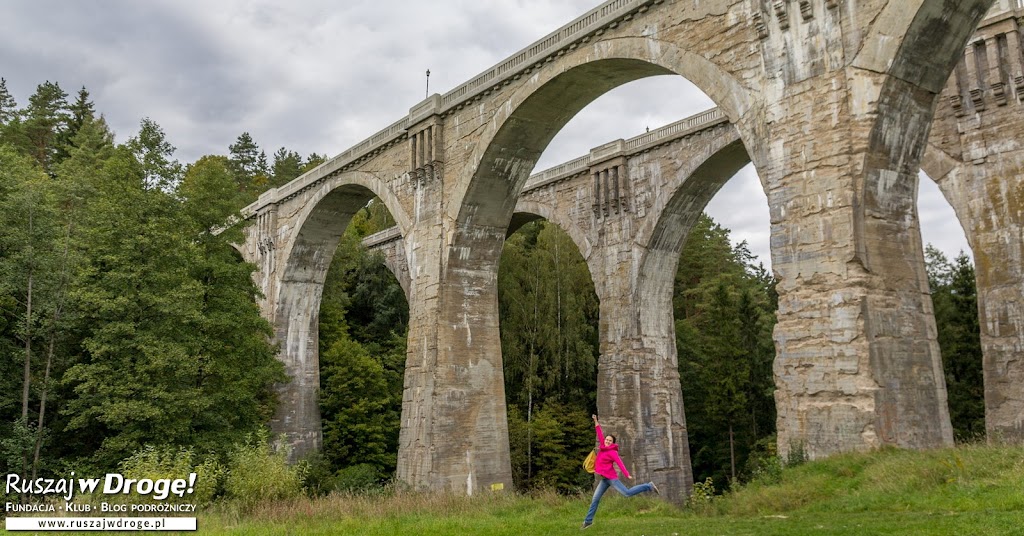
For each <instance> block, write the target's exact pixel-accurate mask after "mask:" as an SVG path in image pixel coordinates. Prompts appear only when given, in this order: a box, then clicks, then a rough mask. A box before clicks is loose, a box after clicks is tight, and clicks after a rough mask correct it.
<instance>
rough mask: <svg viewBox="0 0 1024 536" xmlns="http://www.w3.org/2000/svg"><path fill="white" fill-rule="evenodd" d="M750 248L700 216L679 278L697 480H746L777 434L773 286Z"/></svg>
mask: <svg viewBox="0 0 1024 536" xmlns="http://www.w3.org/2000/svg"><path fill="white" fill-rule="evenodd" d="M752 259H753V257H752V255H751V254H750V252H749V250H748V249H747V246H746V244H745V243H742V242H741V243H740V244H737V245H736V246H731V245H730V242H729V231H728V230H727V229H724V228H722V227H721V226H719V225H718V224H716V223H714V221H712V220H711V219H710V218H708V217H707V216H706V215H702V216H701V218H700V219H699V220H698V221H697V222H696V224H695V225H694V227H693V229H692V230H691V232H690V235H689V237H688V238H687V241H686V243H685V245H684V247H683V251H682V255H681V257H680V262H679V269H678V271H677V273H676V286H675V297H674V315H675V320H676V346H677V350H678V355H679V371H680V381H681V383H682V388H683V396H684V398H685V401H686V420H687V429H688V434H689V440H690V446H691V449H693V454H692V457H691V458H692V463H693V468H694V474H695V475H696V476H699V477H701V478H697V480H701V479H702V478H706V477H708V476H711V477H712V478H714V479H716V480H719V481H736V480H738V479H741V478H742V476H743V475H742V474H740V472H739V470H740V468H742V467H744V465H745V464H746V460H747V458H748V457H749V455H750V453H751V452H752V451H753V450H754V449H755V448H757V447H756V446H757V444H758V442H759V441H762V442H763V440H764V439H765V438H767V437H769V436H771V435H772V434H774V432H775V414H774V400H773V392H774V383H773V379H772V361H773V359H774V345H773V342H772V339H771V331H772V328H773V326H774V322H775V318H774V312H775V309H776V303H777V297H776V295H775V293H774V285H775V283H774V280H773V279H772V278H771V277H770V276H769V275H768V274H767V273H766V272H765V270H764V268H763V266H760V265H758V266H755V265H754V264H753V262H752Z"/></svg>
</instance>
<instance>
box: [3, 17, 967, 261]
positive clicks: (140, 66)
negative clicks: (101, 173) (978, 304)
mask: <svg viewBox="0 0 1024 536" xmlns="http://www.w3.org/2000/svg"><path fill="white" fill-rule="evenodd" d="M597 5H598V2H596V1H594V0H432V1H429V2H424V1H415V2H414V1H409V0H373V1H368V0H346V1H344V2H336V1H330V0H292V1H289V2H280V1H269V0H254V1H242V0H218V1H208V0H150V1H145V2H139V1H129V0H92V1H70V2H69V1H56V0H6V1H4V2H3V15H2V17H0V77H3V78H5V79H6V80H7V87H8V89H9V90H10V91H11V93H12V94H13V95H14V97H15V99H17V101H18V105H19V106H24V105H25V104H26V103H27V101H28V97H29V95H31V94H32V92H33V91H34V90H35V87H36V86H37V85H38V84H40V83H42V82H43V81H47V80H49V81H53V82H58V83H59V84H60V85H61V87H62V88H63V89H64V90H65V91H66V92H67V93H68V94H69V95H71V97H72V98H73V96H74V94H75V93H76V92H77V91H78V89H79V88H81V87H82V86H85V87H86V88H87V89H88V90H89V92H90V94H91V96H92V99H93V101H94V102H95V104H96V109H97V110H98V111H99V112H101V113H103V114H104V116H105V117H106V119H107V122H108V123H109V124H110V126H111V128H113V130H114V131H115V133H116V134H117V141H119V142H121V141H124V140H125V139H127V138H128V137H130V136H132V135H134V133H135V132H136V131H137V129H138V125H139V121H140V120H141V119H142V118H143V117H149V118H151V119H153V120H154V121H156V122H157V123H158V124H160V125H161V126H162V127H163V129H164V131H165V132H166V134H167V137H168V140H169V141H170V142H171V143H172V144H173V145H174V146H176V147H177V149H178V150H177V153H176V155H177V157H178V159H179V160H181V161H183V162H191V161H194V160H195V159H197V158H198V157H199V156H202V155H204V154H226V153H227V147H228V145H230V144H231V143H233V142H234V141H235V139H236V138H237V137H238V135H239V134H241V133H242V132H249V133H250V134H251V135H252V136H253V138H254V140H255V141H256V143H258V144H259V145H260V146H261V147H262V148H263V149H264V150H265V151H266V152H267V155H268V156H270V155H271V154H272V153H273V152H274V151H275V150H277V149H278V148H279V147H287V148H288V149H290V150H294V151H297V152H299V153H301V154H303V155H308V154H309V153H312V152H316V153H320V154H326V155H328V156H334V155H336V154H338V153H341V152H343V151H344V150H346V149H347V148H349V147H350V146H352V145H354V144H356V143H358V142H360V141H362V140H364V139H366V138H367V137H369V136H370V135H372V134H374V133H376V132H377V131H378V130H380V129H382V128H384V127H386V126H388V125H390V124H391V123H393V122H395V121H397V120H398V119H400V118H402V117H403V116H405V115H407V114H408V112H409V108H411V107H412V106H413V105H415V104H416V103H418V102H419V101H421V100H422V99H423V98H424V96H425V94H426V90H427V87H426V82H427V81H426V76H425V72H426V70H427V69H429V70H430V81H429V83H430V86H429V90H430V92H431V93H442V94H443V93H445V92H447V91H449V90H451V89H453V88H454V87H456V86H458V85H460V84H461V83H463V82H465V81H468V80H469V79H470V78H472V77H473V76H475V75H477V74H478V73H480V72H482V71H484V70H486V69H487V68H489V67H491V66H492V65H494V64H496V63H498V62H500V61H501V60H503V59H505V58H506V57H508V56H510V55H511V54H513V53H515V52H518V51H519V50H520V49H522V48H525V47H526V46H527V45H529V44H531V43H532V42H534V41H536V40H538V39H539V38H541V37H543V36H544V35H546V34H548V33H549V32H551V31H553V30H555V29H557V28H559V27H560V26H562V25H564V24H566V23H568V22H570V21H571V20H573V19H574V18H576V17H578V16H580V15H582V14H584V13H586V12H587V11H589V10H590V9H592V8H594V7H596V6H597ZM712 106H714V103H713V102H712V101H711V100H710V99H709V98H708V97H707V96H706V95H704V94H703V93H702V92H701V91H700V90H698V89H696V88H695V87H694V86H693V85H692V84H690V83H689V82H687V81H686V80H684V79H683V78H681V77H676V76H663V77H655V78H649V79H646V80H640V81H637V82H633V83H630V84H627V85H625V86H622V87H620V88H618V89H616V90H614V91H612V92H610V93H608V94H606V95H605V96H603V97H601V98H600V99H598V100H597V101H595V102H594V103H592V104H591V105H590V106H588V107H587V108H585V109H584V110H583V111H582V112H581V113H580V114H579V115H578V116H577V117H576V118H574V119H573V120H572V122H570V123H569V125H567V126H566V127H565V129H563V131H562V132H561V133H559V135H558V136H557V137H556V138H555V140H554V141H553V142H552V144H551V146H550V147H549V148H548V150H547V151H546V152H545V153H544V155H543V157H542V159H541V161H540V163H539V164H538V171H539V170H541V169H545V168H547V167H551V166H554V165H557V164H559V163H561V162H563V161H565V160H569V159H572V158H575V157H578V156H582V155H584V154H586V153H587V152H588V151H589V149H590V148H591V147H594V146H597V145H601V144H603V143H605V142H608V141H611V140H614V139H618V138H629V137H632V136H636V135H638V134H640V133H642V132H644V130H645V129H646V128H647V127H650V128H652V129H653V128H656V127H659V126H662V125H665V124H667V123H671V122H673V121H676V120H678V119H681V118H683V117H685V116H688V115H692V114H694V113H697V112H700V111H702V110H704V109H707V108H710V107H712ZM918 203H919V207H920V212H921V221H922V229H923V237H924V241H925V242H926V243H927V242H931V243H933V244H935V245H936V246H937V247H939V248H940V249H942V250H943V251H945V252H946V253H947V255H949V256H950V257H952V256H955V255H956V253H957V252H958V251H959V250H960V249H964V250H965V251H968V253H969V249H968V247H967V245H966V240H965V238H964V233H963V230H962V229H961V228H960V226H959V224H958V223H957V221H956V218H955V216H954V215H953V211H952V209H951V208H950V207H949V205H948V204H947V203H946V202H945V200H944V199H943V198H942V196H941V194H940V193H939V192H938V189H937V188H936V187H935V186H934V185H933V184H931V182H930V181H927V180H923V181H922V185H921V188H920V197H919V201H918ZM707 211H708V213H709V214H711V216H712V217H713V218H715V220H716V221H718V222H719V223H721V224H722V225H723V226H725V227H727V228H729V229H731V230H732V236H733V238H734V239H735V240H746V241H747V242H748V243H749V245H750V247H751V250H752V251H753V252H754V253H755V254H757V255H758V256H759V257H760V258H761V259H762V260H763V261H764V263H765V264H766V265H768V264H769V263H770V258H769V253H768V236H769V223H768V206H767V200H766V198H765V195H764V193H763V192H762V190H761V187H760V185H759V183H758V180H757V177H756V175H755V174H754V172H753V170H752V168H751V167H749V166H748V167H747V168H745V169H744V170H743V171H741V172H740V173H739V174H738V175H737V176H736V177H735V178H733V179H732V180H731V181H729V183H728V184H727V185H726V186H725V188H723V190H722V191H721V192H719V194H718V195H717V196H716V197H715V198H714V200H712V202H711V204H710V205H709V207H708V209H707Z"/></svg>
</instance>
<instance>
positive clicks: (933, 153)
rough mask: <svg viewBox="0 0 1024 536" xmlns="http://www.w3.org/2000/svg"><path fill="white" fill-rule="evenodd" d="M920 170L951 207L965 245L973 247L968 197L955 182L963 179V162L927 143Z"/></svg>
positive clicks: (972, 222)
mask: <svg viewBox="0 0 1024 536" xmlns="http://www.w3.org/2000/svg"><path fill="white" fill-rule="evenodd" d="M921 171H923V172H924V173H925V175H927V176H928V178H929V179H931V180H932V181H933V182H935V184H936V185H938V187H939V191H940V192H942V197H943V198H944V199H945V200H946V202H947V203H949V206H950V207H952V208H953V213H954V214H955V215H956V219H957V221H959V222H960V228H961V229H963V231H964V236H965V237H966V238H967V245H968V246H970V248H971V249H972V250H973V249H975V237H974V234H975V233H974V226H975V225H976V222H974V218H972V217H971V214H970V209H969V208H968V206H967V203H968V201H969V200H968V199H965V198H964V197H963V194H964V192H963V190H962V188H958V187H957V184H958V183H959V182H960V181H961V180H963V177H962V175H963V173H964V169H963V163H962V162H960V161H959V160H957V159H955V158H953V157H952V156H950V155H948V154H947V153H946V152H945V151H943V150H942V149H940V148H938V147H936V146H935V145H934V144H932V143H929V144H928V147H927V148H926V149H925V152H924V157H923V158H922V159H921Z"/></svg>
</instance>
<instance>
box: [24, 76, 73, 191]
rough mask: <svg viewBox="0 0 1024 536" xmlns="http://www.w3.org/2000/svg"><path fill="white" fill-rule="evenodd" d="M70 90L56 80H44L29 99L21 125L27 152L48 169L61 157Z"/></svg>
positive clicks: (66, 126) (48, 170) (66, 125)
mask: <svg viewBox="0 0 1024 536" xmlns="http://www.w3.org/2000/svg"><path fill="white" fill-rule="evenodd" d="M67 97H68V94H67V93H65V92H64V90H62V89H61V88H60V85H59V84H57V83H56V82H49V81H47V82H44V83H42V84H40V85H39V86H38V87H36V92H35V93H33V94H32V96H31V97H29V99H28V108H26V109H25V113H24V116H25V121H24V123H23V124H22V125H21V127H22V129H23V133H24V136H25V138H24V139H25V141H27V143H28V146H27V147H25V149H26V150H27V152H28V153H29V154H30V155H32V157H33V158H35V159H36V162H38V163H39V165H40V166H42V168H43V169H44V170H46V171H47V172H50V171H51V167H52V166H54V165H55V164H57V162H58V161H59V159H58V156H59V154H60V145H61V142H62V141H64V140H65V138H64V135H65V132H66V131H67V128H68V120H69V115H68V104H67Z"/></svg>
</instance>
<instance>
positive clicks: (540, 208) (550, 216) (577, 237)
mask: <svg viewBox="0 0 1024 536" xmlns="http://www.w3.org/2000/svg"><path fill="white" fill-rule="evenodd" d="M530 216H532V217H530ZM536 219H545V220H547V221H549V222H551V223H553V224H555V225H556V226H558V228H559V229H561V230H562V231H563V232H565V234H567V235H569V238H570V239H572V241H573V243H574V244H576V249H578V250H579V252H580V255H582V256H583V259H584V260H585V261H587V265H588V268H589V269H590V270H591V273H594V272H593V270H594V267H593V266H590V258H591V253H592V250H593V247H592V246H591V244H590V239H589V238H587V235H586V234H585V233H584V232H583V230H582V229H580V228H579V226H578V225H576V224H575V223H574V222H573V221H572V218H570V217H569V216H568V214H566V213H565V211H560V210H558V209H556V208H555V207H552V206H551V205H548V204H547V203H539V202H536V201H527V200H523V199H520V200H519V202H518V203H516V211H515V214H514V215H513V217H512V223H511V224H510V225H509V227H508V235H511V234H513V233H515V232H516V231H518V230H519V228H520V227H522V226H523V225H526V224H527V223H529V222H530V221H533V220H536Z"/></svg>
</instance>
